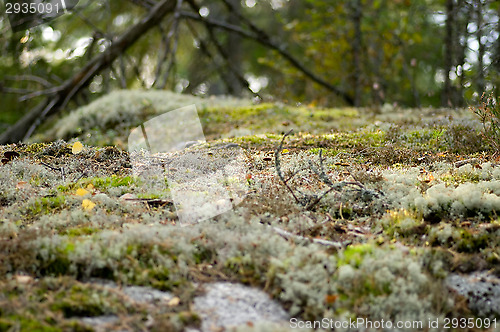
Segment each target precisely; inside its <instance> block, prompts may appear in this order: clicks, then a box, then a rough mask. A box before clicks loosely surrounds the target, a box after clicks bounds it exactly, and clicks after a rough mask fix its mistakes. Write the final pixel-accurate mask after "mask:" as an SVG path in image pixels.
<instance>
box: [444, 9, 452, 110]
mask: <svg viewBox="0 0 500 332" xmlns="http://www.w3.org/2000/svg"><path fill="white" fill-rule="evenodd" d="M454 5H455V4H454V0H446V24H445V36H444V75H445V78H444V90H443V96H442V105H443V106H445V107H451V106H453V96H452V93H453V92H452V89H451V80H450V72H451V70H452V67H453V55H454V47H453V28H454V25H455V23H454V14H455V13H454V12H455V10H454V7H455V6H454Z"/></svg>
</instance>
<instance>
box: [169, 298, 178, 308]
mask: <svg viewBox="0 0 500 332" xmlns="http://www.w3.org/2000/svg"><path fill="white" fill-rule="evenodd" d="M179 303H181V299H179V298H178V297H177V296H176V297H173V298H172V299H171V300H170V301H168V306H169V307H176V306H178V305H179Z"/></svg>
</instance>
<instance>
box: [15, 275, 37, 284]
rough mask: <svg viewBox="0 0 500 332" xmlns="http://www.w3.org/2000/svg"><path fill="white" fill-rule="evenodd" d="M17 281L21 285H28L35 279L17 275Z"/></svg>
mask: <svg viewBox="0 0 500 332" xmlns="http://www.w3.org/2000/svg"><path fill="white" fill-rule="evenodd" d="M16 281H17V282H18V283H19V284H28V283H30V282H32V281H33V278H32V277H31V276H25V275H19V274H18V275H16Z"/></svg>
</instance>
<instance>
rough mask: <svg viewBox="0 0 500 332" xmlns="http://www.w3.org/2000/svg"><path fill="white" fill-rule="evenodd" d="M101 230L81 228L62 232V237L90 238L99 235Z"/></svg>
mask: <svg viewBox="0 0 500 332" xmlns="http://www.w3.org/2000/svg"><path fill="white" fill-rule="evenodd" d="M100 231H101V229H98V228H94V227H79V228H70V229H65V230H63V231H61V232H60V234H61V235H67V236H69V237H79V236H88V235H92V234H96V233H99V232H100Z"/></svg>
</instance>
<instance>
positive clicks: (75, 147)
mask: <svg viewBox="0 0 500 332" xmlns="http://www.w3.org/2000/svg"><path fill="white" fill-rule="evenodd" d="M82 150H83V144H82V143H80V142H78V141H77V142H75V143H74V144H73V147H72V148H71V152H73V154H77V153H80V152H82Z"/></svg>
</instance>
